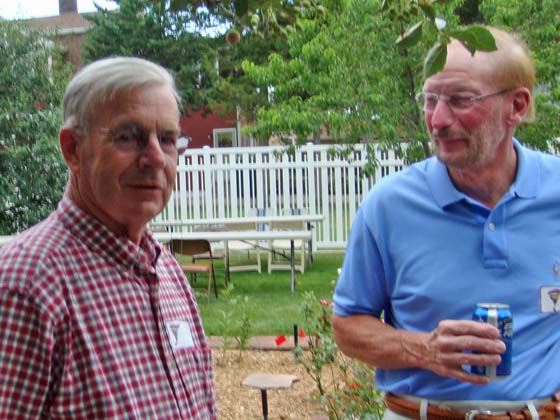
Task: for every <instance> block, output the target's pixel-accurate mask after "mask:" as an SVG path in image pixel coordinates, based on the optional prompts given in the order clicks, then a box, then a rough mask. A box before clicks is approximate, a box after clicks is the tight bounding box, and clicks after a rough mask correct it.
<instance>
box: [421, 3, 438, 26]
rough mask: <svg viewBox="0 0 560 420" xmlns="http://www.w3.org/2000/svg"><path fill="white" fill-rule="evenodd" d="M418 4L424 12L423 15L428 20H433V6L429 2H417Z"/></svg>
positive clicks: (434, 13) (434, 15)
mask: <svg viewBox="0 0 560 420" xmlns="http://www.w3.org/2000/svg"><path fill="white" fill-rule="evenodd" d="M418 5H419V6H420V9H422V11H423V12H424V15H426V17H427V18H428V19H429V20H432V21H433V20H434V19H435V18H436V12H435V10H434V6H432V5H431V4H430V3H429V2H419V3H418Z"/></svg>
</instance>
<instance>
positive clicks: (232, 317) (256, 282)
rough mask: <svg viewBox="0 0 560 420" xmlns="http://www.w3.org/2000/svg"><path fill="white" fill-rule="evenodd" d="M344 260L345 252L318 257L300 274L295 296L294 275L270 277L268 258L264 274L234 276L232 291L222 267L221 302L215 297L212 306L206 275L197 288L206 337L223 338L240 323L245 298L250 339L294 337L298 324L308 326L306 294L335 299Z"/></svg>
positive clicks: (219, 275) (219, 274) (219, 280)
mask: <svg viewBox="0 0 560 420" xmlns="http://www.w3.org/2000/svg"><path fill="white" fill-rule="evenodd" d="M342 258H343V254H342V252H338V253H328V254H326V253H316V254H315V255H314V261H313V264H311V265H310V266H308V267H306V269H305V273H304V274H301V273H300V272H296V279H297V286H296V291H295V293H293V294H292V293H291V291H290V272H289V271H273V272H272V273H271V274H268V271H267V267H266V262H265V261H264V260H265V258H262V260H263V263H264V264H263V272H262V274H259V273H256V272H234V273H231V283H232V284H233V287H232V289H231V290H229V291H228V290H226V288H225V283H224V275H223V269H222V266H221V265H220V263H218V265H217V267H216V270H217V272H216V280H217V283H218V289H219V297H218V299H216V298H215V297H214V295H212V299H211V301H210V302H209V303H208V300H207V295H206V292H205V290H204V289H203V288H204V286H205V285H207V280H206V278H204V277H203V276H202V275H201V276H200V278H199V279H198V281H197V282H196V283H195V284H194V286H195V290H197V300H198V303H199V305H200V310H201V314H202V322H203V324H204V329H205V331H206V334H207V335H222V334H223V332H224V329H226V328H227V325H228V322H229V325H231V323H235V322H239V320H240V319H241V317H242V311H243V309H242V308H243V304H242V302H243V301H244V299H245V297H247V305H248V308H249V310H248V312H249V314H250V317H249V319H250V321H251V328H250V333H249V335H250V336H255V335H279V334H284V335H290V334H292V332H293V325H294V323H297V324H298V325H300V326H302V325H304V322H303V321H304V317H303V312H302V296H303V293H305V292H309V291H312V292H314V294H315V296H316V297H317V299H329V300H330V299H332V292H333V288H334V282H335V281H336V277H337V268H338V267H340V266H341V264H342Z"/></svg>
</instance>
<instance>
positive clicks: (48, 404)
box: [0, 196, 217, 419]
mask: <svg viewBox="0 0 560 420" xmlns="http://www.w3.org/2000/svg"><path fill="white" fill-rule="evenodd" d="M216 417H217V414H216V405H215V396H214V388H213V375H212V364H211V352H210V349H209V347H208V345H207V343H206V340H205V337H204V331H203V329H202V325H201V323H200V319H199V314H198V306H197V305H196V303H195V300H194V297H193V293H192V290H191V288H190V287H189V285H188V283H187V281H186V279H185V277H184V275H183V273H182V271H181V269H180V267H179V266H178V264H177V262H176V261H175V260H174V258H173V257H172V256H171V254H170V253H169V251H167V250H166V249H165V248H164V247H161V246H160V245H159V244H158V243H157V242H156V241H155V240H154V239H153V238H152V236H151V235H150V234H146V235H145V236H144V238H143V240H142V244H141V246H140V247H138V246H136V245H135V244H134V243H132V242H131V241H129V240H128V239H126V238H119V237H117V236H115V235H114V234H113V233H112V232H110V231H109V230H108V229H107V227H105V226H104V225H102V224H101V223H99V222H98V221H97V220H96V219H94V218H92V217H91V216H89V215H87V214H86V213H84V212H83V211H81V210H80V209H79V208H77V207H76V206H75V204H74V203H73V202H72V201H71V200H70V199H69V198H68V197H67V196H65V197H64V198H63V199H62V200H61V202H60V204H59V206H58V209H57V210H56V211H55V212H54V213H53V214H51V216H49V218H47V219H46V220H45V221H43V222H41V223H40V224H38V225H36V226H34V227H33V228H31V229H30V230H28V231H26V232H24V233H23V234H21V235H19V236H18V237H17V238H16V239H14V240H13V241H11V242H10V243H9V244H7V245H5V246H4V247H2V248H0V418H2V419H4V418H10V419H16V418H26V419H27V418H57V419H61V418H72V419H101V418H103V419H107V418H119V419H156V418H157V419H215V418H216Z"/></svg>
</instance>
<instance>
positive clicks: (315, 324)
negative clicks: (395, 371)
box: [294, 292, 383, 420]
mask: <svg viewBox="0 0 560 420" xmlns="http://www.w3.org/2000/svg"><path fill="white" fill-rule="evenodd" d="M303 312H304V316H305V328H306V331H307V332H308V336H307V342H308V345H309V351H308V352H305V351H303V349H302V348H301V347H300V346H298V347H296V349H295V350H294V354H295V357H296V360H297V361H298V363H301V364H302V365H303V366H304V368H305V371H306V372H307V373H308V374H309V375H310V377H311V379H312V380H313V381H314V382H315V384H316V386H317V390H318V392H319V397H320V400H321V403H322V404H323V405H324V406H325V408H326V410H327V412H328V415H329V418H330V419H363V420H368V419H380V418H382V416H383V398H382V393H381V392H380V391H379V390H377V388H376V387H375V381H374V371H373V370H372V369H371V368H370V367H369V366H367V365H365V364H364V363H362V362H359V361H357V360H353V359H350V358H348V357H346V356H344V355H343V354H342V353H341V352H340V351H339V349H338V347H337V346H336V343H335V342H334V338H333V331H332V324H331V314H332V303H331V302H330V301H328V300H326V299H321V300H318V299H317V298H316V297H315V295H314V293H313V292H309V293H306V294H305V296H304V299H303Z"/></svg>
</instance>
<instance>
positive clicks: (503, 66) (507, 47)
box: [446, 27, 536, 121]
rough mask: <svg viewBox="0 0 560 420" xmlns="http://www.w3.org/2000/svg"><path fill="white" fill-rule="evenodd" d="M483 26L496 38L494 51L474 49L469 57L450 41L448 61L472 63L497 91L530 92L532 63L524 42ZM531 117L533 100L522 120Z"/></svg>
mask: <svg viewBox="0 0 560 420" xmlns="http://www.w3.org/2000/svg"><path fill="white" fill-rule="evenodd" d="M487 29H488V30H489V31H490V32H491V33H492V36H493V37H494V39H495V41H496V47H497V50H496V51H491V52H483V51H476V53H475V54H474V56H471V55H470V52H469V51H468V50H467V49H466V48H465V47H464V46H463V45H462V44H461V43H460V42H459V41H453V42H451V44H449V46H448V49H447V50H448V56H447V60H448V63H457V62H461V63H462V65H464V66H468V67H471V66H472V67H473V68H475V69H476V70H477V72H478V73H479V77H480V80H485V81H487V82H489V83H492V84H493V85H495V86H496V87H497V88H498V89H499V90H501V89H509V88H518V87H525V88H527V89H528V90H529V91H530V92H533V89H534V87H535V81H536V76H535V66H534V63H533V60H532V58H531V55H530V52H529V49H528V47H527V44H526V43H525V42H524V41H523V40H522V39H521V38H520V37H519V36H517V35H515V34H510V33H508V32H505V31H503V30H501V29H498V28H494V27H487ZM458 58H459V59H458ZM446 67H447V63H446ZM534 116H535V109H534V103H533V101H531V104H530V108H529V112H528V113H527V116H526V117H525V121H532V120H533V119H534Z"/></svg>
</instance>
